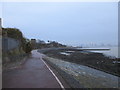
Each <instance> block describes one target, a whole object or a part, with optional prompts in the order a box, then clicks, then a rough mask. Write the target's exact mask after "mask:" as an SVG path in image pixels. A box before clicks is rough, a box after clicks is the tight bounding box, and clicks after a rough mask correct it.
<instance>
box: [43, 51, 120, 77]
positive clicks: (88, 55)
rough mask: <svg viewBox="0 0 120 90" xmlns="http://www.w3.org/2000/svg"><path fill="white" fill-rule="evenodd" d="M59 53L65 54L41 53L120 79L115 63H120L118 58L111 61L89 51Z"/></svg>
mask: <svg viewBox="0 0 120 90" xmlns="http://www.w3.org/2000/svg"><path fill="white" fill-rule="evenodd" d="M66 51H70V50H66ZM60 52H65V50H48V51H45V52H42V53H43V54H46V55H47V56H49V57H53V58H57V59H62V60H64V61H68V62H72V63H77V64H80V65H85V66H88V67H91V68H94V69H97V70H101V71H104V72H107V73H110V74H113V75H115V76H119V77H120V73H119V71H120V70H119V68H118V63H117V62H118V61H120V59H119V58H115V59H113V58H110V57H105V56H104V55H103V54H101V53H93V52H89V51H74V52H67V53H69V54H70V55H65V54H61V53H60Z"/></svg>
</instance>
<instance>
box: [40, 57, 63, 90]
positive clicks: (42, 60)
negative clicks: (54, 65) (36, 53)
mask: <svg viewBox="0 0 120 90" xmlns="http://www.w3.org/2000/svg"><path fill="white" fill-rule="evenodd" d="M42 61H43V62H44V64H45V65H46V66H47V68H48V69H49V70H50V72H51V73H52V74H53V76H54V77H55V79H56V80H57V82H58V83H59V84H60V86H61V88H62V89H63V90H65V88H64V86H63V85H62V83H61V82H60V80H59V79H58V77H57V76H56V75H55V74H54V73H53V71H52V70H51V69H50V68H49V66H48V65H47V64H46V62H45V61H44V60H43V59H42Z"/></svg>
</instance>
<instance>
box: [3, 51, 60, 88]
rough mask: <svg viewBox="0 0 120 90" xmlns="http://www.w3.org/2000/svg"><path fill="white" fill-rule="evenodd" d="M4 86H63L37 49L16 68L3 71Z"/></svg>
mask: <svg viewBox="0 0 120 90" xmlns="http://www.w3.org/2000/svg"><path fill="white" fill-rule="evenodd" d="M2 87H3V88H61V87H60V85H59V83H58V82H57V80H56V79H55V77H54V76H53V74H52V73H51V72H50V71H49V69H48V68H47V67H46V65H45V64H44V62H43V61H42V56H41V54H40V53H38V52H37V51H36V50H34V51H32V56H31V57H30V58H28V60H27V61H26V62H25V63H24V64H23V65H21V66H20V67H18V68H16V69H12V70H9V71H5V72H3V75H2Z"/></svg>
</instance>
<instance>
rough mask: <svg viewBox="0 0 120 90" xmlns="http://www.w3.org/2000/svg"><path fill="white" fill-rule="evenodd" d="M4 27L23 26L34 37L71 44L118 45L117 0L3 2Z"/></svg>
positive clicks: (25, 33)
mask: <svg viewBox="0 0 120 90" xmlns="http://www.w3.org/2000/svg"><path fill="white" fill-rule="evenodd" d="M2 5H3V8H2V11H3V13H2V16H3V27H15V28H18V29H20V30H21V31H22V32H23V34H24V36H25V37H27V38H29V39H31V38H36V39H41V40H45V41H47V40H54V41H58V42H61V43H63V44H67V45H81V44H89V43H96V44H101V43H103V44H116V43H117V39H118V38H117V35H118V18H117V16H118V5H117V2H116V3H115V2H109V3H107V2H103V3H100V2H98V3H97V2H96V3H95V2H85V3H83V2H79V3H73V2H71V3H70V2H67V3H65V2H64V3H63V2H61V3H52V2H51V3H44V2H37V3H33V2H32V3H30V2H28V3H25V2H24V3H20V2H19V3H14V2H13V3H12V2H11V3H10V2H9V3H3V4H2Z"/></svg>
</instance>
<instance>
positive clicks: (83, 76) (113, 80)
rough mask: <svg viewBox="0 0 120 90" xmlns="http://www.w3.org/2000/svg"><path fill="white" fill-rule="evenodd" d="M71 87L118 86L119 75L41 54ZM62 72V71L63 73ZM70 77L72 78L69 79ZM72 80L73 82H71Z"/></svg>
mask: <svg viewBox="0 0 120 90" xmlns="http://www.w3.org/2000/svg"><path fill="white" fill-rule="evenodd" d="M43 59H44V60H45V61H46V62H47V63H48V64H49V65H51V66H52V67H54V68H55V69H56V70H57V71H58V72H59V73H60V74H61V75H62V76H63V78H64V79H65V80H66V81H67V82H68V83H69V85H70V86H71V87H72V88H118V87H119V81H118V80H119V77H117V76H114V75H111V74H108V73H105V72H103V71H100V70H96V69H94V68H90V67H87V66H84V65H79V64H75V63H71V62H67V61H63V60H61V59H56V58H51V57H48V56H45V55H43ZM63 72H64V73H63ZM71 79H72V80H71ZM73 82H74V83H73Z"/></svg>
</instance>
